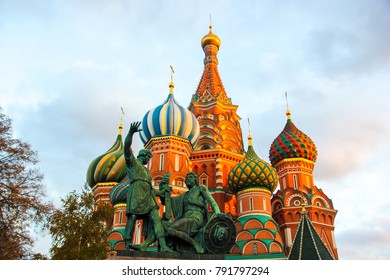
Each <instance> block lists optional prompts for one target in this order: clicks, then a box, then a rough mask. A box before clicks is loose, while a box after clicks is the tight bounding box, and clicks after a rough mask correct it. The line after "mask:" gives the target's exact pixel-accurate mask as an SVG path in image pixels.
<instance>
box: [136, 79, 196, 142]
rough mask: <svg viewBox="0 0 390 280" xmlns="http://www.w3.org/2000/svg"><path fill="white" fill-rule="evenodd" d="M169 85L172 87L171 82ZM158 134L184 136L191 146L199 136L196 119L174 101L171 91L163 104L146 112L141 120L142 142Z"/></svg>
mask: <svg viewBox="0 0 390 280" xmlns="http://www.w3.org/2000/svg"><path fill="white" fill-rule="evenodd" d="M170 87H173V85H172V83H171V84H170ZM159 136H179V137H182V138H186V139H188V140H189V141H190V142H191V144H192V146H194V145H195V144H196V142H197V141H198V138H199V123H198V120H197V119H196V118H195V116H194V114H192V113H191V112H190V111H189V110H188V109H187V108H184V107H182V106H181V105H179V104H178V103H177V102H176V100H175V98H174V96H173V93H172V92H170V93H169V95H168V98H167V99H166V100H165V102H164V103H163V104H161V105H159V106H157V107H156V108H154V109H151V110H150V111H149V112H147V113H146V115H145V116H144V118H143V120H142V131H141V132H140V137H141V140H142V142H143V143H144V144H146V143H147V142H148V141H149V140H150V139H151V138H154V137H159Z"/></svg>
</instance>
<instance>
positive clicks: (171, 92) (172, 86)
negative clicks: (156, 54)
mask: <svg viewBox="0 0 390 280" xmlns="http://www.w3.org/2000/svg"><path fill="white" fill-rule="evenodd" d="M169 67H171V82H170V83H169V94H173V88H174V87H175V84H174V83H173V74H175V70H173V66H172V65H169Z"/></svg>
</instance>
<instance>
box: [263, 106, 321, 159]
mask: <svg viewBox="0 0 390 280" xmlns="http://www.w3.org/2000/svg"><path fill="white" fill-rule="evenodd" d="M286 115H287V123H286V125H285V127H284V129H283V130H282V132H281V133H280V134H279V135H278V137H276V138H275V140H274V141H273V143H272V145H271V148H270V151H269V159H270V161H271V163H272V165H275V164H277V163H278V162H280V161H281V160H283V159H287V158H304V159H307V160H311V161H313V162H315V161H316V159H317V148H316V146H315V144H314V142H313V141H312V140H311V139H310V137H309V136H307V135H306V134H305V133H303V132H302V131H300V130H299V129H298V128H297V127H296V126H295V125H294V123H293V122H292V120H291V112H290V110H287V112H286Z"/></svg>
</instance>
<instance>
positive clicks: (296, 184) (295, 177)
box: [293, 175, 298, 190]
mask: <svg viewBox="0 0 390 280" xmlns="http://www.w3.org/2000/svg"><path fill="white" fill-rule="evenodd" d="M293 181H294V189H295V190H296V189H298V182H297V175H293Z"/></svg>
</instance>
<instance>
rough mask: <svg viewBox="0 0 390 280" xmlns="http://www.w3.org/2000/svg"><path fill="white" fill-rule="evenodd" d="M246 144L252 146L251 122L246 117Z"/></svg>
mask: <svg viewBox="0 0 390 280" xmlns="http://www.w3.org/2000/svg"><path fill="white" fill-rule="evenodd" d="M248 146H252V135H251V122H250V121H249V118H248Z"/></svg>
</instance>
